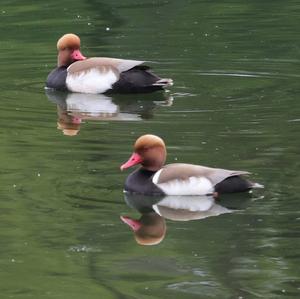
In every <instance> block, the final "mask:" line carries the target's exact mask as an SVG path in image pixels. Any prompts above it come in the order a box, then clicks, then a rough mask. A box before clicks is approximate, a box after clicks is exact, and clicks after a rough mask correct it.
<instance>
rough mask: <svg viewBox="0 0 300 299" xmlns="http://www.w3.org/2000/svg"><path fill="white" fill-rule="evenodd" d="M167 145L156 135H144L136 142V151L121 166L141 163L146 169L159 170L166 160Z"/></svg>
mask: <svg viewBox="0 0 300 299" xmlns="http://www.w3.org/2000/svg"><path fill="white" fill-rule="evenodd" d="M166 155H167V151H166V146H165V143H164V141H163V140H162V139H161V138H160V137H158V136H156V135H151V134H147V135H143V136H141V137H139V138H138V139H137V140H136V142H135V144H134V152H133V154H132V155H131V157H130V158H129V160H128V161H127V162H126V163H124V164H123V165H122V166H121V170H123V169H126V168H129V167H131V166H134V165H136V164H141V165H142V166H143V167H144V168H145V169H148V170H151V171H157V170H158V169H160V168H161V167H162V166H163V165H164V163H165V161H166Z"/></svg>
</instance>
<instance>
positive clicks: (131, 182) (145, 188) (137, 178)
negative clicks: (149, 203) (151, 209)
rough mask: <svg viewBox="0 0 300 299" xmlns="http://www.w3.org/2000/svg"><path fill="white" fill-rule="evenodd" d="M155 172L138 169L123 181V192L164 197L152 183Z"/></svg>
mask: <svg viewBox="0 0 300 299" xmlns="http://www.w3.org/2000/svg"><path fill="white" fill-rule="evenodd" d="M155 173H156V172H155V171H149V170H146V169H143V168H138V169H137V170H135V171H134V172H132V173H131V174H130V175H129V176H128V177H127V179H126V181H125V191H127V192H132V193H139V194H144V195H154V196H157V195H164V194H165V193H164V192H163V191H162V190H161V189H160V188H158V187H157V186H156V185H155V184H153V182H152V178H153V175H154V174H155Z"/></svg>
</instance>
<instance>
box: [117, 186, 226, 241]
mask: <svg viewBox="0 0 300 299" xmlns="http://www.w3.org/2000/svg"><path fill="white" fill-rule="evenodd" d="M125 201H126V203H127V205H128V206H129V207H131V208H134V209H136V210H138V211H139V212H140V213H141V217H140V218H139V219H134V218H131V217H128V216H121V217H120V218H121V220H122V221H123V222H124V223H126V224H127V225H128V226H129V227H130V228H131V229H132V231H133V233H134V237H135V240H136V242H137V243H138V244H140V245H156V244H159V243H160V242H161V241H162V240H163V239H164V238H165V235H166V230H167V226H166V219H169V220H172V221H189V220H200V219H204V218H207V217H211V216H218V215H221V214H225V213H231V212H232V210H229V209H227V208H225V207H223V206H221V205H220V204H217V203H216V202H215V198H214V197H213V196H160V197H153V196H145V195H141V194H133V193H128V192H126V193H125Z"/></svg>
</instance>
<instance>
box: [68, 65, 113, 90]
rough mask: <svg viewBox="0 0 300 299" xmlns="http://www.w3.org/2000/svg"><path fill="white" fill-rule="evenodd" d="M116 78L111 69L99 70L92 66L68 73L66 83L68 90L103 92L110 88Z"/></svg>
mask: <svg viewBox="0 0 300 299" xmlns="http://www.w3.org/2000/svg"><path fill="white" fill-rule="evenodd" d="M117 80H118V76H117V74H116V73H115V72H113V71H112V70H108V71H107V72H101V71H100V70H99V69H97V68H92V69H90V70H88V71H85V72H80V73H74V74H70V73H69V74H68V76H67V80H66V84H67V87H68V89H69V90H71V91H73V92H82V93H94V94H96V93H104V92H106V91H107V90H109V89H111V87H112V85H113V84H114V83H115V82H116V81H117Z"/></svg>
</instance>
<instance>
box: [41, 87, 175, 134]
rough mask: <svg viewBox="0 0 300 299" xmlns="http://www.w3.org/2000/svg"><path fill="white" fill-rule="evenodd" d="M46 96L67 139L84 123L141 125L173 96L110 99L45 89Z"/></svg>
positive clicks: (102, 96) (159, 94)
mask: <svg viewBox="0 0 300 299" xmlns="http://www.w3.org/2000/svg"><path fill="white" fill-rule="evenodd" d="M46 96H47V97H48V99H49V101H51V102H53V103H55V104H56V105H57V114H58V122H57V125H58V126H57V128H58V129H59V130H62V132H63V134H64V135H68V136H75V135H77V134H78V132H79V130H80V125H81V124H82V121H84V120H93V121H140V120H142V119H149V118H152V117H153V114H154V109H155V108H156V107H157V106H171V105H172V103H173V98H172V96H168V95H167V94H165V93H156V94H146V95H114V96H113V97H111V96H107V95H104V94H83V93H68V92H62V91H56V90H52V89H46ZM141 96H142V99H141V98H140V97H141Z"/></svg>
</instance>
